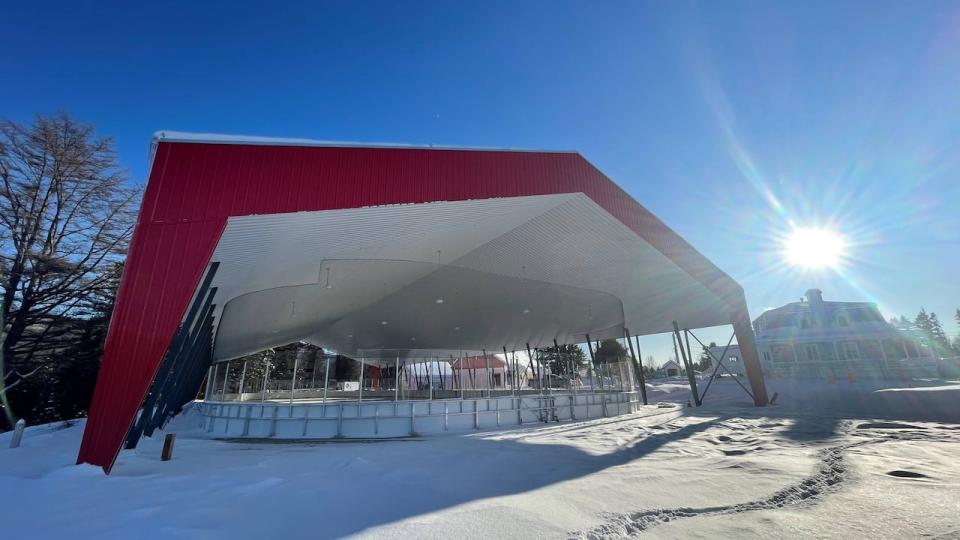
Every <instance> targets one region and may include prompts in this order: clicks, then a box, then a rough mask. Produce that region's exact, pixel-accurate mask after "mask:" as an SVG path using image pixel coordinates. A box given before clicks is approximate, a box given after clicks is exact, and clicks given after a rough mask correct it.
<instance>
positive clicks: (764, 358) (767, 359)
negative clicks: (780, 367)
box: [763, 351, 770, 364]
mask: <svg viewBox="0 0 960 540" xmlns="http://www.w3.org/2000/svg"><path fill="white" fill-rule="evenodd" d="M763 360H764V361H765V362H767V363H768V364H769V363H770V353H769V352H767V351H763Z"/></svg>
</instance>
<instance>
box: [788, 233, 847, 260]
mask: <svg viewBox="0 0 960 540" xmlns="http://www.w3.org/2000/svg"><path fill="white" fill-rule="evenodd" d="M846 249H847V241H846V239H844V237H843V236H842V235H840V234H838V233H836V232H834V231H831V230H828V229H817V228H808V227H802V228H796V229H794V230H793V232H792V233H791V234H790V236H788V237H787V239H786V240H785V241H784V245H783V257H784V259H785V260H786V261H787V262H788V263H790V264H791V265H793V266H799V267H802V268H809V269H818V268H837V267H838V266H840V263H842V262H843V259H844V256H845V255H846Z"/></svg>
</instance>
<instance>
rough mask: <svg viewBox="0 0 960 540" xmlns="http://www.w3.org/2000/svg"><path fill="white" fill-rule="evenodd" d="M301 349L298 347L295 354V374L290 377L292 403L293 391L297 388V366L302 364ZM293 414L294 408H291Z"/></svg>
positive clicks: (291, 398) (291, 400) (291, 401)
mask: <svg viewBox="0 0 960 540" xmlns="http://www.w3.org/2000/svg"><path fill="white" fill-rule="evenodd" d="M300 355H301V349H297V354H295V355H294V356H293V376H292V377H290V403H293V391H294V390H296V389H297V368H298V367H299V366H300ZM290 411H291V413H290V414H293V412H292V411H293V409H290Z"/></svg>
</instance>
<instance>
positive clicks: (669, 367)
mask: <svg viewBox="0 0 960 540" xmlns="http://www.w3.org/2000/svg"><path fill="white" fill-rule="evenodd" d="M660 371H661V372H662V373H663V374H664V376H666V377H679V376H680V375H682V374H683V366H681V365H680V363H679V362H677V361H676V360H667V363H666V364H664V365H662V366H660Z"/></svg>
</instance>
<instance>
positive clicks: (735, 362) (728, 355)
mask: <svg viewBox="0 0 960 540" xmlns="http://www.w3.org/2000/svg"><path fill="white" fill-rule="evenodd" d="M758 345H759V344H758ZM708 350H709V351H710V353H711V354H712V355H713V358H716V359H720V360H722V361H723V367H724V368H727V369H726V370H724V369H723V368H720V370H719V371H717V375H720V376H721V377H722V376H724V375H726V374H728V373H729V374H731V375H736V376H738V377H741V376H744V375H746V371H745V370H744V367H743V356H741V355H740V346H739V345H737V344H736V343H734V344H732V345H730V347H708ZM714 367H716V364H715V360H714V361H711V366H710V368H709V369H707V370H706V372H709V373H712V372H713V369H714ZM709 373H708V374H709Z"/></svg>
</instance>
